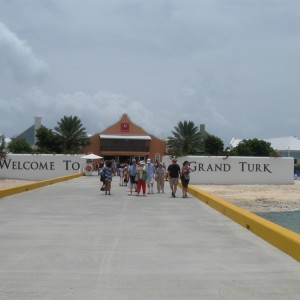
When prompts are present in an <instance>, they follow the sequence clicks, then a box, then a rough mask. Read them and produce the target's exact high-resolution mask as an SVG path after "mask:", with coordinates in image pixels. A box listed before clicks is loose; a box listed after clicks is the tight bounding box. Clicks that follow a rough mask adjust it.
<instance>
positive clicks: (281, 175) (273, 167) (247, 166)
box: [163, 156, 294, 185]
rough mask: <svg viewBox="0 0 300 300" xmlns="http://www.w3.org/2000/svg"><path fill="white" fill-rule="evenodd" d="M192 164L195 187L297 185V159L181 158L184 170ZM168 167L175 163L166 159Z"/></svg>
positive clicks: (180, 162) (192, 178) (192, 180)
mask: <svg viewBox="0 0 300 300" xmlns="http://www.w3.org/2000/svg"><path fill="white" fill-rule="evenodd" d="M186 160H187V161H189V162H190V167H191V169H192V170H193V172H192V173H191V174H190V175H191V176H190V177H191V179H190V183H191V184H196V185H201V184H293V183H294V159H293V158H292V157H284V158H278V157H274V158H273V157H238V156H236V157H232V156H231V157H228V158H226V157H224V156H185V157H180V158H178V161H177V163H178V165H179V166H180V168H182V163H183V162H184V161H186ZM163 161H164V162H165V164H166V166H168V165H169V164H171V160H170V158H169V157H164V158H163Z"/></svg>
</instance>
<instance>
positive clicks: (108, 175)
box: [105, 160, 113, 195]
mask: <svg viewBox="0 0 300 300" xmlns="http://www.w3.org/2000/svg"><path fill="white" fill-rule="evenodd" d="M111 165H112V163H111V161H110V160H109V161H107V162H106V167H105V195H107V193H108V195H110V190H111V181H112V176H113V175H112V168H111Z"/></svg>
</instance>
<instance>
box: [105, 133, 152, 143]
mask: <svg viewBox="0 0 300 300" xmlns="http://www.w3.org/2000/svg"><path fill="white" fill-rule="evenodd" d="M100 138H101V139H110V140H144V141H151V136H149V135H125V134H123V135H118V134H100Z"/></svg>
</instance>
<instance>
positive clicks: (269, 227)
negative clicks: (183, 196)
mask: <svg viewBox="0 0 300 300" xmlns="http://www.w3.org/2000/svg"><path fill="white" fill-rule="evenodd" d="M179 186H180V187H182V186H181V184H180V183H179ZM188 192H189V193H190V194H192V195H193V196H195V197H196V198H198V199H199V200H201V201H202V202H204V203H206V204H207V205H209V206H210V207H212V208H214V209H215V210H217V211H219V212H220V213H222V214H223V215H225V216H227V217H229V218H230V219H231V220H233V221H235V222H236V223H238V224H240V225H242V226H243V227H245V228H247V229H248V230H250V231H251V232H253V233H254V234H256V235H257V236H259V237H261V238H262V239H264V240H265V241H267V242H268V243H270V244H272V245H273V246H275V247H276V248H278V249H280V250H281V251H283V252H285V253H286V254H288V255H290V256H291V257H293V258H294V259H296V260H297V261H300V235H299V234H297V233H296V232H294V231H291V230H289V229H286V228H284V227H282V226H279V225H277V224H275V223H272V222H270V221H268V220H266V219H264V218H262V217H259V216H257V215H255V214H254V213H251V212H249V211H247V210H245V209H242V208H240V207H238V206H235V205H233V204H231V203H229V202H227V201H225V200H223V199H221V198H218V197H216V196H214V195H212V194H209V193H207V192H205V191H203V190H201V189H199V188H197V187H195V186H192V185H189V187H188Z"/></svg>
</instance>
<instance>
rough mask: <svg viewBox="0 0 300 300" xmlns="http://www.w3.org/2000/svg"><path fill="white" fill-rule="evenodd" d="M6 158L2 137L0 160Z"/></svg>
mask: <svg viewBox="0 0 300 300" xmlns="http://www.w3.org/2000/svg"><path fill="white" fill-rule="evenodd" d="M0 138H1V136H0ZM5 158H6V150H5V140H4V137H3V139H1V144H0V160H1V159H4V160H5Z"/></svg>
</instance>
